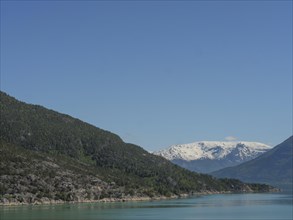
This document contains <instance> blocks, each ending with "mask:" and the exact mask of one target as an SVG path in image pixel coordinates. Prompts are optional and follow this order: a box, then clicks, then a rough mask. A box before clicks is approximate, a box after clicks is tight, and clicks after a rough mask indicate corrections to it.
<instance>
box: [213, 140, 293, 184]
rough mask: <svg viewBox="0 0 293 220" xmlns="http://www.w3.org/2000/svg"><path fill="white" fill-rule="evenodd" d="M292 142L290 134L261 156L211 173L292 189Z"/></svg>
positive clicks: (217, 175)
mask: <svg viewBox="0 0 293 220" xmlns="http://www.w3.org/2000/svg"><path fill="white" fill-rule="evenodd" d="M292 143H293V137H292V136H291V137H290V138H288V139H287V140H285V141H284V142H282V143H281V144H279V145H277V146H276V147H274V148H272V149H271V150H269V151H268V152H266V153H264V154H262V155H261V156H259V157H257V158H255V159H253V160H251V161H248V162H245V163H243V164H240V165H238V166H235V167H229V168H225V169H222V170H219V171H216V172H213V173H212V175H214V176H216V177H228V178H237V179H240V180H242V181H245V182H259V183H268V184H273V185H276V186H279V187H280V186H281V187H286V188H290V187H291V189H292V182H293V180H292V178H293V177H292V172H293V170H292V160H293V153H292Z"/></svg>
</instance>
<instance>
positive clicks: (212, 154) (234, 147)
mask: <svg viewBox="0 0 293 220" xmlns="http://www.w3.org/2000/svg"><path fill="white" fill-rule="evenodd" d="M270 149H271V147H270V146H268V145H266V144H263V143H258V142H247V141H241V142H230V141H226V142H225V141H200V142H194V143H190V144H179V145H173V146H171V147H169V148H167V149H164V150H161V151H157V152H154V154H156V155H159V156H162V157H165V158H166V159H168V160H170V161H172V162H173V163H175V164H177V165H179V166H182V167H184V168H186V169H189V170H192V171H196V172H203V173H208V172H212V171H215V170H217V169H221V168H224V167H229V166H235V165H238V164H240V163H243V162H245V161H248V160H251V159H254V158H256V157H257V156H259V155H261V154H263V153H265V152H266V151H268V150H270Z"/></svg>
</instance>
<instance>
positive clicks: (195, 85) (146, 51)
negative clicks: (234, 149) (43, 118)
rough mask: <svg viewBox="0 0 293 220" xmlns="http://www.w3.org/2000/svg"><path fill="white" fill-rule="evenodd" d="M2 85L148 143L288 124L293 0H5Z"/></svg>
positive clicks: (240, 136)
mask: <svg viewBox="0 0 293 220" xmlns="http://www.w3.org/2000/svg"><path fill="white" fill-rule="evenodd" d="M1 90H3V91H5V92H7V93H8V94H10V95H12V96H14V97H16V98H17V99H20V100H23V101H26V102H29V103H34V104H40V105H43V106H45V107H48V108H50V109H54V110H57V111H59V112H62V113H66V114H69V115H72V116H74V117H77V118H80V119H81V120H84V121H86V122H89V123H91V124H93V125H95V126H97V127H100V128H103V129H106V130H109V131H112V132H114V133H116V134H118V135H119V136H120V137H122V139H123V140H125V141H126V142H131V143H135V144H137V145H140V146H142V147H143V148H145V149H147V150H150V151H153V150H158V149H162V148H165V147H168V146H169V145H171V144H179V143H189V142H193V141H201V140H224V139H225V138H226V137H229V136H231V137H235V138H237V140H245V141H259V142H264V143H267V144H271V145H275V144H278V143H280V142H282V141H283V140H285V139H286V138H287V137H289V136H290V135H292V1H279V0H278V1H183V2H182V1H158V2H156V1H138V2H134V1H110V2H106V1H53V2H52V1H51V2H50V1H41V2H38V1H1Z"/></svg>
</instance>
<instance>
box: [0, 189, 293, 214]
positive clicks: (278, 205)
mask: <svg viewBox="0 0 293 220" xmlns="http://www.w3.org/2000/svg"><path fill="white" fill-rule="evenodd" d="M292 212H293V211H292V195H286V194H227V195H208V196H200V197H194V198H188V199H177V200H176V199H175V200H163V201H151V202H125V203H95V204H86V203H84V204H65V205H39V206H18V207H0V214H1V220H2V219H3V220H4V219H5V220H12V219H13V220H15V219H17V220H24V219H30V220H34V219H35V220H37V219H38V220H49V219H50V220H65V219H66V220H67V219H76V220H80V219H83V220H86V219H89V220H90V219H95V220H102V219H103V220H107V219H112V220H115V219H122V220H123V219H127V220H131V219H139V220H146V219H149V220H151V219H152V220H154V219H161V220H164V219H214V220H216V219H235V220H237V219H247V220H248V219H267V220H273V219H276V220H287V219H288V220H289V219H290V220H291V219H292Z"/></svg>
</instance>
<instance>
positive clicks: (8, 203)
mask: <svg viewBox="0 0 293 220" xmlns="http://www.w3.org/2000/svg"><path fill="white" fill-rule="evenodd" d="M268 192H280V190H279V189H277V188H272V189H271V190H270V191H268ZM233 193H265V192H257V191H253V190H249V191H239V192H232V191H221V192H216V191H205V192H198V193H192V194H180V195H171V196H168V197H167V196H155V197H149V196H126V197H124V198H103V199H100V200H94V199H84V200H77V201H63V200H49V199H41V200H36V201H34V202H32V203H29V202H19V201H14V202H11V201H8V200H5V199H2V200H1V201H0V206H22V205H57V204H78V203H111V202H140V201H155V200H169V199H181V198H188V197H194V196H204V195H215V194H233Z"/></svg>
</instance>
